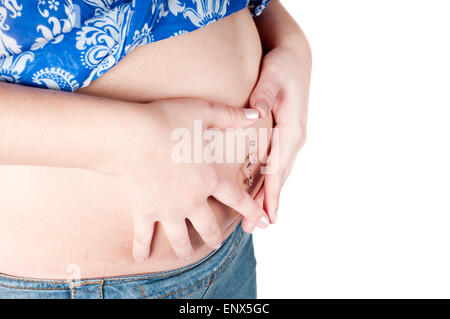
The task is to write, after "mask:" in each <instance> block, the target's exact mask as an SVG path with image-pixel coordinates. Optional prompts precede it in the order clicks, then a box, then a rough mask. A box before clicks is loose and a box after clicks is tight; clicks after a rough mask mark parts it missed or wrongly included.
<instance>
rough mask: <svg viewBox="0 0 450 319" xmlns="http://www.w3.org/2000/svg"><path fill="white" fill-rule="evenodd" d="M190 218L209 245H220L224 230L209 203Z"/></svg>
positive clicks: (212, 246)
mask: <svg viewBox="0 0 450 319" xmlns="http://www.w3.org/2000/svg"><path fill="white" fill-rule="evenodd" d="M189 220H190V221H191V223H192V225H193V226H194V228H195V229H196V230H197V232H198V233H199V234H200V236H201V237H202V239H203V241H204V242H205V244H206V245H207V246H208V247H211V248H214V249H218V248H219V247H220V245H221V244H222V241H223V234H222V230H221V229H220V227H219V224H218V223H217V219H216V216H215V215H214V213H213V211H212V210H211V208H210V207H209V205H208V204H206V205H205V207H203V208H201V209H200V211H196V212H195V213H194V214H192V215H191V216H189Z"/></svg>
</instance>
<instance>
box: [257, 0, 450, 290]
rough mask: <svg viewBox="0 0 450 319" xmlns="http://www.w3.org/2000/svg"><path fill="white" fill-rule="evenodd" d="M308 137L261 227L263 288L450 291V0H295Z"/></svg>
mask: <svg viewBox="0 0 450 319" xmlns="http://www.w3.org/2000/svg"><path fill="white" fill-rule="evenodd" d="M282 2H283V3H284V5H285V7H286V8H287V9H288V10H289V11H290V12H291V14H292V15H293V16H294V17H295V18H296V20H297V21H298V22H299V24H300V25H301V27H302V28H303V30H304V31H305V33H306V34H307V36H308V38H309V40H310V43H311V46H312V50H313V60H314V61H313V79H312V91H311V100H310V114H309V127H308V141H307V143H306V145H305V147H304V149H303V150H302V151H301V153H300V154H299V157H298V160H297V163H296V167H295V169H294V171H293V173H292V175H291V177H290V179H289V180H288V182H287V183H286V185H285V187H284V189H283V192H282V198H281V206H280V210H279V214H278V222H277V224H276V225H274V226H272V227H271V228H270V229H268V230H258V231H256V232H255V246H256V247H255V249H256V255H257V260H258V268H257V270H258V293H259V295H258V297H260V298H370V297H373V298H397V297H403V298H410V297H417V298H419V297H423V298H429V297H437V298H439V297H446V298H450V247H449V246H450V245H449V244H450V145H449V144H450V93H449V92H450V1H448V0H441V1H439V0H421V1H418V0H376V1H375V0H373V1H368V0H339V1H336V0H285V1H282Z"/></svg>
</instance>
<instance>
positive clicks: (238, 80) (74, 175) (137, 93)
mask: <svg viewBox="0 0 450 319" xmlns="http://www.w3.org/2000/svg"><path fill="white" fill-rule="evenodd" d="M260 60H261V45H260V40H259V37H258V33H257V30H256V28H255V25H254V23H253V20H252V18H251V16H250V14H249V13H248V11H247V9H245V10H242V11H241V12H238V13H236V14H234V15H232V16H230V17H228V18H226V19H223V20H221V21H219V22H218V23H215V24H212V25H210V26H208V27H205V28H203V29H201V30H198V31H195V32H192V33H189V34H185V35H183V36H181V37H178V38H171V39H167V40H164V41H160V42H157V43H154V44H151V45H148V46H145V47H141V48H138V49H136V50H135V51H134V52H132V53H131V54H130V55H129V56H127V57H126V58H125V59H124V60H123V61H122V62H121V63H119V64H118V65H117V66H116V67H115V68H114V69H112V70H110V71H109V72H108V73H106V74H105V75H104V76H103V77H101V78H99V79H98V80H96V81H94V82H93V83H92V85H91V86H89V87H87V88H84V89H80V90H79V91H78V92H79V93H83V94H89V95H98V96H105V97H111V98H115V99H122V100H128V101H135V102H149V101H153V100H157V99H165V98H175V97H195V98H202V99H207V100H211V101H217V102H222V103H226V104H230V105H234V106H236V107H244V106H246V105H247V101H248V97H249V94H250V92H251V90H252V89H253V87H254V85H255V83H256V80H257V77H258V71H259V64H260ZM143 107H149V106H145V105H143ZM256 126H258V127H268V128H271V126H272V122H271V119H270V118H268V119H266V120H260V121H259V122H258V123H257V125H256ZM269 134H270V131H269ZM241 166H242V164H240V163H237V164H226V165H225V164H224V165H223V166H222V167H220V169H221V170H222V172H223V173H224V174H227V175H228V176H229V177H230V178H234V179H235V180H236V183H240V184H239V185H240V187H242V188H244V189H247V190H248V191H249V192H251V193H254V192H255V191H256V189H257V188H258V184H259V183H255V184H254V185H253V187H252V189H248V187H246V185H245V184H244V179H242V177H241V175H240V173H239V172H240V169H241ZM260 181H261V180H260ZM210 204H211V207H212V209H213V211H214V213H215V214H216V216H217V219H218V220H219V223H220V225H221V227H222V230H223V232H224V233H225V235H228V234H230V233H231V232H232V230H233V228H234V227H235V226H236V225H237V222H238V221H239V215H238V214H237V213H236V212H233V211H232V210H230V209H227V208H226V207H224V206H222V205H221V204H220V203H218V202H216V201H215V200H212V199H211V200H210ZM190 235H191V241H192V244H193V246H194V249H195V255H194V256H193V258H192V259H190V260H184V259H179V258H177V257H176V255H175V254H174V252H173V251H172V249H171V247H170V244H169V242H168V241H167V238H166V236H165V234H164V231H163V230H162V228H161V227H159V226H157V227H156V233H155V235H154V242H153V244H152V253H151V255H150V258H149V259H148V261H147V262H146V263H144V264H136V263H135V262H134V260H133V259H132V255H131V243H132V236H133V229H132V216H131V212H130V210H129V209H128V207H127V205H126V203H125V201H124V199H123V197H122V196H121V193H120V191H119V188H118V187H117V185H116V184H115V183H114V180H113V179H111V177H107V176H104V175H101V174H96V173H93V172H90V171H87V170H81V169H59V168H46V167H23V166H0V272H1V273H7V274H10V275H16V276H24V277H34V278H51V279H67V278H73V277H81V278H92V277H105V276H117V275H127V274H138V273H148V272H155V271H163V270H168V269H173V268H177V267H182V266H185V265H187V264H190V263H193V262H195V261H196V260H198V259H200V258H202V257H204V256H205V255H206V254H208V253H209V252H210V249H209V248H208V247H206V246H205V245H204V243H203V242H202V240H201V239H200V238H199V236H198V235H197V234H196V232H195V231H194V230H193V229H192V228H190Z"/></svg>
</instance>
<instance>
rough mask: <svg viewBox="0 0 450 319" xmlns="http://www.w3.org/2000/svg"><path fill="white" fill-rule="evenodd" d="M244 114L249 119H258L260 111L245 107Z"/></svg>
mask: <svg viewBox="0 0 450 319" xmlns="http://www.w3.org/2000/svg"><path fill="white" fill-rule="evenodd" d="M244 114H245V117H246V118H247V119H249V120H256V119H257V118H258V117H259V112H258V110H255V109H248V108H247V109H244Z"/></svg>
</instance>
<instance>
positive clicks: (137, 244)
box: [133, 215, 155, 263]
mask: <svg viewBox="0 0 450 319" xmlns="http://www.w3.org/2000/svg"><path fill="white" fill-rule="evenodd" d="M154 227H155V222H154V221H153V220H151V219H150V218H148V217H145V216H142V215H139V216H135V217H134V234H133V257H134V260H136V262H138V263H143V262H144V261H146V260H147V259H148V256H149V255H150V245H151V243H152V237H153V231H154Z"/></svg>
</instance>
